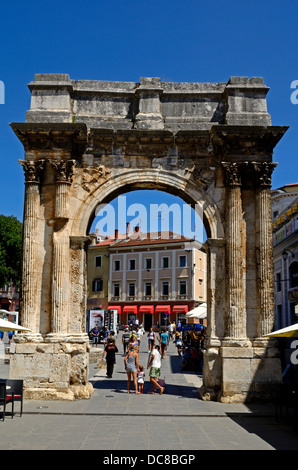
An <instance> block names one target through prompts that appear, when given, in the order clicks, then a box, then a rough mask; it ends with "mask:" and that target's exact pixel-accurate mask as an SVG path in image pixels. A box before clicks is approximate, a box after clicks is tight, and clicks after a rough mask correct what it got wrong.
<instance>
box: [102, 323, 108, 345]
mask: <svg viewBox="0 0 298 470" xmlns="http://www.w3.org/2000/svg"><path fill="white" fill-rule="evenodd" d="M109 335H110V330H109V329H108V327H107V326H105V328H104V332H103V342H104V345H106V344H107V341H108V337H109Z"/></svg>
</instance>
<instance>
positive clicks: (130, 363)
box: [124, 345, 140, 394]
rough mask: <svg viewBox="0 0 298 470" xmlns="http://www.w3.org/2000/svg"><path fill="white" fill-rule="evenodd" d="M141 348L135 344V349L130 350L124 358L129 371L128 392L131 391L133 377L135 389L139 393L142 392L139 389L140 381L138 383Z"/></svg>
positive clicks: (126, 368) (127, 371)
mask: <svg viewBox="0 0 298 470" xmlns="http://www.w3.org/2000/svg"><path fill="white" fill-rule="evenodd" d="M138 351H139V348H138V346H137V345H136V346H134V348H133V350H129V351H128V353H127V354H126V356H125V358H124V366H125V370H126V373H127V393H130V382H131V379H133V383H134V386H135V391H136V393H137V394H139V393H140V392H139V391H138V383H137V373H138V369H139V352H138Z"/></svg>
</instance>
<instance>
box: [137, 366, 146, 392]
mask: <svg viewBox="0 0 298 470" xmlns="http://www.w3.org/2000/svg"><path fill="white" fill-rule="evenodd" d="M144 378H145V372H144V367H143V366H139V371H138V390H139V393H144Z"/></svg>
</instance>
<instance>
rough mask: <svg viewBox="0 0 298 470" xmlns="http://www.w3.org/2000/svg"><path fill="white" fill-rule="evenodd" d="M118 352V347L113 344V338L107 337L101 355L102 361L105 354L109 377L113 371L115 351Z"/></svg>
mask: <svg viewBox="0 0 298 470" xmlns="http://www.w3.org/2000/svg"><path fill="white" fill-rule="evenodd" d="M117 352H118V348H117V346H116V345H115V340H113V339H112V338H108V343H107V345H106V347H105V349H104V352H103V355H102V359H101V360H102V361H103V360H104V357H105V356H106V361H107V377H108V378H109V379H111V378H112V376H113V371H114V364H115V362H116V353H117Z"/></svg>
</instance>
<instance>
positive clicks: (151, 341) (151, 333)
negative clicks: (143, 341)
mask: <svg viewBox="0 0 298 470" xmlns="http://www.w3.org/2000/svg"><path fill="white" fill-rule="evenodd" d="M147 336H148V352H149V353H150V352H152V351H153V347H154V344H155V333H154V331H153V328H150V331H149V333H148V335H147Z"/></svg>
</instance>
